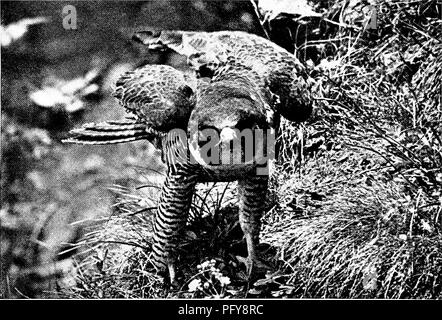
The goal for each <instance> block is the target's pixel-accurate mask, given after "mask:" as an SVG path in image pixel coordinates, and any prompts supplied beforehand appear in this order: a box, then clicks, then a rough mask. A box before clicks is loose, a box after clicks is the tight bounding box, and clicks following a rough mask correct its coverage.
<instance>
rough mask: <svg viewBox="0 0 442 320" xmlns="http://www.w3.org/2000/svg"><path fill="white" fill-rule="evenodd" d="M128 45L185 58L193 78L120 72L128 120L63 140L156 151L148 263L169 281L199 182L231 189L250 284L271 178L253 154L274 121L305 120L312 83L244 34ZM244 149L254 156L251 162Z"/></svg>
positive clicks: (144, 35)
mask: <svg viewBox="0 0 442 320" xmlns="http://www.w3.org/2000/svg"><path fill="white" fill-rule="evenodd" d="M133 39H134V40H135V41H137V42H139V43H142V44H143V45H145V46H146V47H147V49H148V50H151V51H164V50H172V51H175V52H176V53H178V54H181V55H184V56H185V57H187V62H188V64H189V66H190V67H191V69H192V70H193V72H192V73H184V72H182V71H180V70H178V69H175V68H173V67H172V66H168V65H154V64H151V65H145V66H142V67H139V68H137V69H135V70H133V71H128V72H126V73H124V74H123V75H121V77H120V78H119V79H118V80H117V82H116V85H115V91H114V96H115V97H116V98H117V99H118V100H119V101H120V103H121V104H122V106H123V107H124V108H125V109H126V111H127V112H128V113H129V114H130V116H129V117H128V118H126V119H123V120H112V121H104V122H100V123H88V124H85V125H83V126H82V127H81V128H77V129H73V130H72V131H71V132H70V134H69V137H68V138H67V139H65V140H64V142H68V143H78V144H109V143H124V142H130V141H135V140H148V141H150V142H152V143H153V144H154V145H155V146H156V147H157V148H160V149H161V151H162V154H163V160H164V161H165V163H166V164H167V168H168V169H167V171H168V172H167V177H166V179H165V182H164V184H163V187H162V189H161V194H160V197H159V200H158V207H157V211H156V213H155V218H154V227H153V230H154V235H153V243H152V254H151V257H152V263H153V265H154V266H155V268H156V269H157V270H158V271H159V272H163V273H164V274H167V273H168V276H169V281H170V282H171V283H173V282H174V281H175V279H176V272H177V266H176V262H177V255H178V253H177V247H178V244H179V242H180V239H182V236H183V230H184V227H185V224H186V220H187V216H188V213H189V210H190V206H191V201H192V197H193V194H194V192H195V186H196V184H197V183H204V182H226V181H237V182H238V183H237V185H238V198H239V222H240V226H241V228H242V231H243V233H244V238H245V241H246V244H247V254H248V255H247V258H246V259H245V260H246V270H247V274H248V276H249V277H252V275H253V273H254V270H256V267H257V265H259V264H260V262H259V257H258V253H257V250H256V247H257V245H258V243H259V231H260V223H261V222H260V221H261V217H262V215H263V214H264V211H265V201H266V194H267V189H268V180H269V176H268V172H267V173H264V174H263V173H262V172H260V171H259V170H257V168H258V167H259V166H260V165H264V166H265V165H267V163H268V158H269V157H268V155H269V154H271V150H267V156H265V155H264V154H265V153H264V152H263V153H259V152H258V151H263V150H264V149H265V147H264V146H263V145H264V144H265V141H267V142H268V141H269V140H270V137H271V133H272V132H273V133H274V132H275V131H274V129H276V127H277V126H278V125H279V119H280V118H279V117H280V116H283V117H284V118H286V119H288V120H289V121H296V122H300V121H305V120H306V119H307V118H308V117H309V115H310V113H311V111H312V96H311V83H312V82H311V78H310V76H309V75H308V72H307V71H306V69H305V67H304V66H303V65H302V64H301V63H300V61H299V60H298V59H297V58H296V57H295V56H294V55H293V54H292V53H290V52H288V51H287V50H285V49H284V48H282V47H280V46H278V45H276V44H275V43H273V42H271V41H270V40H268V39H266V38H263V37H260V36H258V35H254V34H250V33H247V32H244V31H213V32H196V31H180V30H175V31H174V30H146V31H140V32H137V33H135V34H134V36H133ZM259 130H261V131H259ZM272 130H273V131H272ZM245 132H246V133H247V134H246V133H245ZM256 132H263V134H262V135H261V136H260V135H258V134H255V133H256ZM267 133H269V134H268V135H267ZM248 134H251V135H248ZM257 136H259V137H260V138H259V139H256V137H257ZM264 136H266V138H264ZM250 137H253V138H252V140H251V138H250ZM235 143H236V144H235ZM250 144H251V145H253V148H252V150H253V151H254V153H253V154H252V155H251V156H250V157H248V156H247V155H246V152H245V149H246V147H247V146H248V145H250ZM232 146H233V147H232ZM235 146H236V147H235ZM217 148H218V149H217ZM269 148H271V146H270V145H267V149H269ZM218 152H219V153H218Z"/></svg>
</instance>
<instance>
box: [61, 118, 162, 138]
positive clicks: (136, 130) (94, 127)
mask: <svg viewBox="0 0 442 320" xmlns="http://www.w3.org/2000/svg"><path fill="white" fill-rule="evenodd" d="M158 135H159V133H158V132H156V131H154V130H152V129H149V128H146V126H145V125H144V124H142V123H137V122H135V121H134V120H120V121H118V120H116V121H107V122H100V123H86V124H84V125H83V126H82V127H81V128H76V129H73V130H71V131H70V132H69V137H68V138H67V139H64V140H63V142H64V143H75V144H115V143H123V142H130V141H135V140H141V139H147V140H150V141H153V140H155V139H156V138H157V137H158Z"/></svg>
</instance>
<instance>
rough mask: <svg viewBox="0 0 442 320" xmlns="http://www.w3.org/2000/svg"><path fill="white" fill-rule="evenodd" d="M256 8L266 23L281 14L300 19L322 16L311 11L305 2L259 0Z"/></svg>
mask: <svg viewBox="0 0 442 320" xmlns="http://www.w3.org/2000/svg"><path fill="white" fill-rule="evenodd" d="M258 8H259V10H260V11H261V13H262V14H263V15H264V16H265V20H267V21H272V20H274V19H276V18H277V17H278V16H279V15H281V14H288V15H296V16H300V17H301V18H302V17H321V16H322V15H321V14H320V13H317V12H315V11H313V9H312V8H311V7H310V5H309V4H308V3H307V0H297V1H293V0H259V1H258Z"/></svg>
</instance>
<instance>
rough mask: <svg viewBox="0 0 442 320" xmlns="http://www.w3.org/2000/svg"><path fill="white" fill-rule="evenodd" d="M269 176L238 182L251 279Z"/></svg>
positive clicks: (256, 260) (241, 222) (242, 224)
mask: <svg viewBox="0 0 442 320" xmlns="http://www.w3.org/2000/svg"><path fill="white" fill-rule="evenodd" d="M267 186H268V176H266V175H263V176H250V177H247V178H245V179H242V180H239V181H238V195H239V222H240V225H241V229H242V230H243V232H244V236H245V239H246V243H247V252H248V256H247V263H246V268H247V273H248V276H249V279H250V278H251V277H252V274H253V273H254V272H255V270H254V269H255V267H256V266H257V264H259V263H258V257H257V253H256V246H257V244H258V242H259V231H260V227H261V217H262V215H263V213H264V210H265V201H266V194H267Z"/></svg>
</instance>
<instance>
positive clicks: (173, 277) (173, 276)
mask: <svg viewBox="0 0 442 320" xmlns="http://www.w3.org/2000/svg"><path fill="white" fill-rule="evenodd" d="M167 269H168V270H169V281H170V284H171V286H172V287H176V286H177V281H176V271H175V265H174V264H173V263H172V262H170V263H168V264H167Z"/></svg>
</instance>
